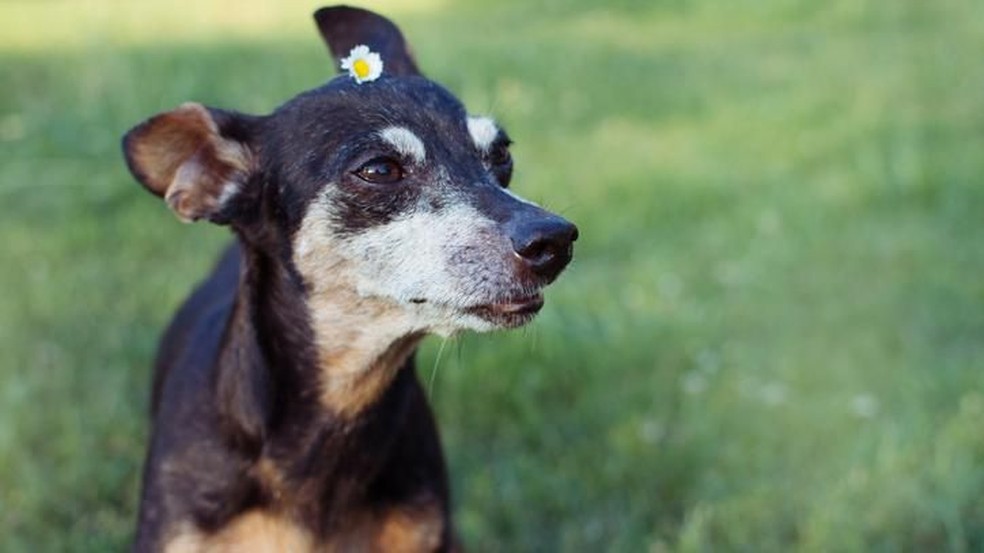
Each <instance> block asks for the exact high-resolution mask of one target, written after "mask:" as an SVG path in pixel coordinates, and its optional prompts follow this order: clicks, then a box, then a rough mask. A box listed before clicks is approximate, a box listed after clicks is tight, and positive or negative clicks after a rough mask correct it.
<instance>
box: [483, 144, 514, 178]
mask: <svg viewBox="0 0 984 553" xmlns="http://www.w3.org/2000/svg"><path fill="white" fill-rule="evenodd" d="M486 159H487V160H488V164H489V169H491V170H492V174H493V175H495V178H496V180H498V181H499V185H500V186H502V187H503V188H505V187H507V186H509V181H510V180H512V170H513V159H512V154H510V153H509V146H508V144H499V145H497V146H494V147H493V148H492V150H491V151H489V153H488V156H487V158H486Z"/></svg>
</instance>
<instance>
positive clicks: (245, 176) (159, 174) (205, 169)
mask: <svg viewBox="0 0 984 553" xmlns="http://www.w3.org/2000/svg"><path fill="white" fill-rule="evenodd" d="M257 119H258V118H256V117H251V116H247V115H243V114H239V113H232V112H227V111H222V110H218V109H213V108H206V107H205V106H203V105H201V104H195V103H187V104H184V105H182V106H181V107H179V108H177V109H174V110H171V111H168V112H165V113H161V114H159V115H156V116H154V117H151V118H150V119H148V120H147V121H144V122H143V123H141V124H140V125H137V126H136V127H134V128H133V129H131V130H130V132H128V133H126V136H124V137H123V155H124V156H125V157H126V163H127V165H128V166H129V168H130V172H131V173H133V176H134V177H136V179H137V180H138V181H140V183H141V184H143V185H144V188H146V189H147V190H149V191H150V192H152V193H153V194H155V195H157V196H160V197H162V198H164V200H166V201H167V204H168V206H170V208H171V209H172V210H173V211H174V213H175V214H176V215H177V216H178V218H180V219H181V220H182V221H185V222H188V221H197V220H198V219H208V220H210V221H212V222H213V223H219V224H227V223H229V222H231V218H232V216H233V214H234V212H235V211H236V209H235V208H236V206H237V204H238V203H240V202H237V200H239V199H240V198H241V197H242V196H244V195H247V194H244V192H246V191H245V190H244V189H245V188H246V185H247V183H248V182H249V180H250V178H251V177H252V176H253V172H254V171H255V161H254V156H253V153H252V151H251V148H250V146H249V144H248V142H249V140H248V137H249V135H250V132H251V131H250V128H251V127H252V125H253V124H254V121H255V120H257Z"/></svg>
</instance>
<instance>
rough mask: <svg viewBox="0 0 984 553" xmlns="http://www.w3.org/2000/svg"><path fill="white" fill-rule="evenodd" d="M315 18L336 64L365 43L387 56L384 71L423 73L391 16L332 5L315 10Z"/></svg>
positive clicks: (402, 74) (405, 73) (404, 73)
mask: <svg viewBox="0 0 984 553" xmlns="http://www.w3.org/2000/svg"><path fill="white" fill-rule="evenodd" d="M314 21H315V22H316V23H317V24H318V30H320V31H321V36H322V38H324V39H325V42H326V43H328V48H329V49H330V50H331V55H332V57H333V58H335V63H336V64H337V63H339V62H340V61H341V60H342V58H344V57H346V56H348V55H349V52H350V51H351V50H352V48H354V47H356V46H358V45H360V44H364V45H366V46H368V47H369V49H370V50H372V51H373V52H376V53H378V54H379V56H380V57H381V58H382V59H383V72H384V73H389V74H390V75H400V76H407V75H420V70H419V69H418V68H417V62H415V61H414V59H413V54H411V53H410V47H409V46H408V45H407V41H406V40H405V39H404V38H403V33H401V32H400V29H399V28H398V27H397V26H396V24H394V23H393V22H392V21H390V20H389V19H386V18H385V17H383V16H381V15H379V14H376V13H373V12H371V11H368V10H363V9H359V8H351V7H348V6H331V7H328V8H321V9H320V10H318V11H316V12H314ZM336 68H337V65H336Z"/></svg>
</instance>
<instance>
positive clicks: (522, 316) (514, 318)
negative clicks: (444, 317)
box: [465, 292, 543, 328]
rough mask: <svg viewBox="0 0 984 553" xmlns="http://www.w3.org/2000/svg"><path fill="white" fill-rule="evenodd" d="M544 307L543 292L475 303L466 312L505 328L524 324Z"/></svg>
mask: <svg viewBox="0 0 984 553" xmlns="http://www.w3.org/2000/svg"><path fill="white" fill-rule="evenodd" d="M542 307H543V294H541V293H539V292H537V293H535V294H529V295H523V296H513V297H509V298H506V299H502V300H497V301H495V302H492V303H485V304H481V305H475V306H472V307H469V308H467V309H465V312H466V313H469V314H471V315H475V316H477V317H481V318H482V319H484V320H486V321H488V322H490V323H493V324H495V325H496V326H501V327H505V328H512V327H517V326H522V325H524V324H526V323H528V322H530V321H531V320H533V317H535V316H536V314H537V313H539V312H540V309H541V308H542Z"/></svg>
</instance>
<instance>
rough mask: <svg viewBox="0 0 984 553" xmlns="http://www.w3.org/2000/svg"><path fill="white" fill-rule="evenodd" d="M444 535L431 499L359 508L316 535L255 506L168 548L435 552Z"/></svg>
mask: <svg viewBox="0 0 984 553" xmlns="http://www.w3.org/2000/svg"><path fill="white" fill-rule="evenodd" d="M443 535H444V517H443V514H442V512H441V510H440V508H439V507H438V506H437V505H436V504H427V505H415V506H413V507H394V508H390V509H388V510H386V511H384V512H382V513H381V514H374V513H368V512H367V513H364V514H361V515H359V516H357V517H354V518H353V522H352V523H351V524H349V525H347V526H346V527H345V528H343V529H341V530H340V531H339V532H337V533H336V534H334V535H332V536H329V537H328V538H325V539H318V538H317V537H316V536H315V535H314V534H312V533H311V532H310V531H309V530H308V529H306V528H304V527H303V526H301V525H299V524H297V523H295V522H294V521H291V520H290V519H288V518H286V517H284V516H282V515H279V514H277V513H274V512H271V511H266V510H260V509H255V510H251V511H248V512H246V513H243V514H242V515H239V516H238V517H236V518H234V519H233V520H231V521H230V522H229V523H228V524H226V525H225V526H224V527H222V528H221V529H219V530H218V531H216V532H214V533H211V534H205V533H203V532H201V531H199V530H197V529H194V528H192V527H190V526H188V527H185V528H182V529H181V530H179V531H178V532H177V533H176V534H175V535H174V537H173V538H171V539H170V540H169V541H168V542H167V545H166V547H165V548H164V550H165V551H166V552H167V553H226V552H228V553H233V552H256V553H268V552H269V553H279V552H285V551H290V552H298V553H302V552H303V553H315V552H317V553H322V552H323V553H328V552H336V551H378V552H397V553H401V552H405V553H418V552H430V551H437V550H438V549H439V548H440V547H441V544H442V540H443Z"/></svg>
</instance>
